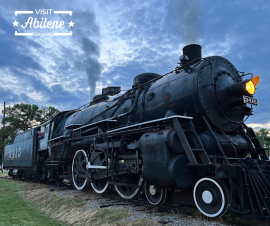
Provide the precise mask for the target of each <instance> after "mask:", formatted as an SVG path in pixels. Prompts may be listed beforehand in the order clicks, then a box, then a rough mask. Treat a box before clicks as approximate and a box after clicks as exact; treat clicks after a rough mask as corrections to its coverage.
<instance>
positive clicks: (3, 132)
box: [0, 126, 16, 164]
mask: <svg viewBox="0 0 270 226" xmlns="http://www.w3.org/2000/svg"><path fill="white" fill-rule="evenodd" d="M15 136H16V133H15V132H14V131H13V129H12V128H11V127H10V126H5V127H2V128H0V164H1V163H2V151H3V150H4V148H5V146H6V145H8V144H12V143H13V140H14V138H15Z"/></svg>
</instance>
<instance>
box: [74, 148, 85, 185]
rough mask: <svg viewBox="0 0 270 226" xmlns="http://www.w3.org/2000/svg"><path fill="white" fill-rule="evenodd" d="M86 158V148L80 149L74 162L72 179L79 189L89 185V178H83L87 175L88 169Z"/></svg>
mask: <svg viewBox="0 0 270 226" xmlns="http://www.w3.org/2000/svg"><path fill="white" fill-rule="evenodd" d="M86 158H87V155H86V153H85V151H84V150H78V151H77V152H76V153H75V155H74V157H73V162H72V181H73V184H74V186H75V187H76V188H77V190H83V189H84V188H86V185H87V178H81V177H80V175H83V176H84V177H86V176H87V173H88V169H86Z"/></svg>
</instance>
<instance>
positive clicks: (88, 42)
mask: <svg viewBox="0 0 270 226" xmlns="http://www.w3.org/2000/svg"><path fill="white" fill-rule="evenodd" d="M77 15H78V17H79V18H78V17H77V18H76V19H77V21H78V22H77V28H78V29H76V36H77V41H78V42H79V43H81V49H82V50H83V54H80V55H79V58H80V59H77V60H76V62H75V66H76V67H77V68H78V69H79V70H81V71H82V72H84V73H85V74H86V77H87V83H88V85H89V87H90V99H92V98H93V96H94V95H95V91H96V83H97V81H99V80H100V75H101V69H102V67H101V64H100V63H99V60H98V59H99V57H100V45H99V43H98V42H97V41H96V40H99V36H100V33H99V26H98V25H97V23H96V21H95V14H94V13H93V12H79V13H78V14H77ZM77 15H76V16H77ZM79 15H80V16H79Z"/></svg>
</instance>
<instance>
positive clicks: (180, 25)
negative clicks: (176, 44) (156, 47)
mask: <svg viewBox="0 0 270 226" xmlns="http://www.w3.org/2000/svg"><path fill="white" fill-rule="evenodd" d="M168 7H169V12H168V14H169V15H171V17H172V19H173V23H174V25H175V27H176V28H177V29H178V31H179V32H180V35H181V37H182V41H183V43H184V44H191V43H199V41H200V38H201V36H202V33H203V27H202V21H201V18H200V16H201V15H202V7H201V2H200V0H188V1H186V0H182V1H180V0H174V1H169V6H168Z"/></svg>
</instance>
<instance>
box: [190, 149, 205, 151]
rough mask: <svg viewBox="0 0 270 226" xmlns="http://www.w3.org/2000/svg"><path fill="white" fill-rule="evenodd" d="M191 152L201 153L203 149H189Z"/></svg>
mask: <svg viewBox="0 0 270 226" xmlns="http://www.w3.org/2000/svg"><path fill="white" fill-rule="evenodd" d="M191 150H192V151H203V149H191Z"/></svg>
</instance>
